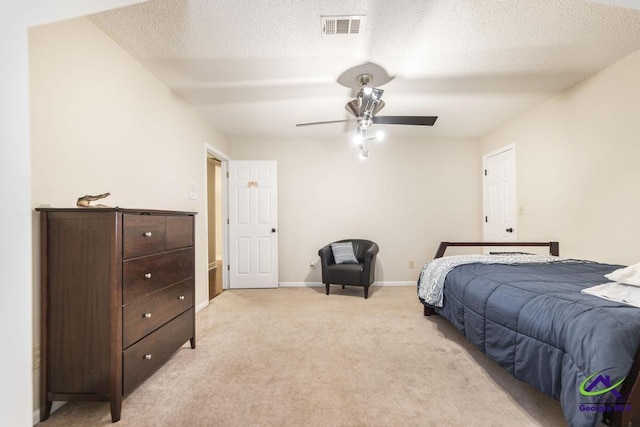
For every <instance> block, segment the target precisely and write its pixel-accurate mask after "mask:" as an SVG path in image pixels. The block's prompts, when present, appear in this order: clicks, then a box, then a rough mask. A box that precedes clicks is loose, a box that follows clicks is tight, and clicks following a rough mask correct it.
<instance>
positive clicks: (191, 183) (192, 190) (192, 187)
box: [189, 181, 198, 200]
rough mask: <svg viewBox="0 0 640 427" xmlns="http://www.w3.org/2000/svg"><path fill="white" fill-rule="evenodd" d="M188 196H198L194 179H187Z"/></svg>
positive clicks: (195, 197)
mask: <svg viewBox="0 0 640 427" xmlns="http://www.w3.org/2000/svg"><path fill="white" fill-rule="evenodd" d="M189 198H190V199H193V200H195V199H197V198H198V183H197V182H195V181H189Z"/></svg>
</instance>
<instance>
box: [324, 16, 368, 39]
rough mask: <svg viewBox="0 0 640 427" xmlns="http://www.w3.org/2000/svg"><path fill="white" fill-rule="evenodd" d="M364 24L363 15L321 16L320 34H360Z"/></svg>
mask: <svg viewBox="0 0 640 427" xmlns="http://www.w3.org/2000/svg"><path fill="white" fill-rule="evenodd" d="M363 24H364V15H351V16H323V17H322V35H323V36H331V35H335V34H360V33H361V32H362V28H363Z"/></svg>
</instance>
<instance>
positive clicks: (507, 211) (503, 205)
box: [483, 145, 517, 242]
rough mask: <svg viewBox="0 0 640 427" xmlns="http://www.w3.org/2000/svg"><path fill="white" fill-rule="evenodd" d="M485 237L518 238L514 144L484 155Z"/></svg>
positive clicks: (495, 240)
mask: <svg viewBox="0 0 640 427" xmlns="http://www.w3.org/2000/svg"><path fill="white" fill-rule="evenodd" d="M483 165H484V185H483V193H484V240H485V241H486V242H515V241H516V240H517V238H516V235H517V229H516V149H515V146H513V145H511V146H508V147H505V148H503V149H501V150H498V151H495V152H493V153H490V154H487V155H486V156H484V157H483Z"/></svg>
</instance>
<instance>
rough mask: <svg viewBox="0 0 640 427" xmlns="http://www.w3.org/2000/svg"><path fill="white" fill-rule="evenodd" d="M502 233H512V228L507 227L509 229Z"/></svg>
mask: <svg viewBox="0 0 640 427" xmlns="http://www.w3.org/2000/svg"><path fill="white" fill-rule="evenodd" d="M504 231H506V232H507V233H513V228H511V227H509V228H507V229H506V230H504Z"/></svg>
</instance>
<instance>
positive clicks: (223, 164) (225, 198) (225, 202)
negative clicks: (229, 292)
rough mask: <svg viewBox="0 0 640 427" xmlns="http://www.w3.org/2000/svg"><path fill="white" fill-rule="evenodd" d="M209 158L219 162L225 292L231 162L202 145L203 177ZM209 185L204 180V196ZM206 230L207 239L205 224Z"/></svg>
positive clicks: (227, 287)
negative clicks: (229, 171) (228, 175)
mask: <svg viewBox="0 0 640 427" xmlns="http://www.w3.org/2000/svg"><path fill="white" fill-rule="evenodd" d="M209 157H215V158H216V159H218V160H219V161H220V168H221V173H220V175H221V179H222V182H221V184H220V189H221V191H222V194H221V197H220V200H221V204H222V266H221V267H222V289H223V290H226V289H229V270H227V265H229V224H228V220H227V219H228V218H229V188H228V182H229V180H228V179H227V172H228V170H229V160H231V158H230V157H229V156H227V155H226V154H225V153H223V152H222V151H220V150H218V149H217V148H215V147H214V146H212V145H211V144H208V143H206V142H205V143H204V170H205V176H207V175H206V172H207V159H208V158H209ZM208 185H209V183H208V182H207V180H206V179H205V190H204V191H205V194H207V190H208V189H207V188H206V187H207V186H208ZM206 209H207V212H206V215H207V217H208V215H209V206H207V208H206ZM205 228H206V233H207V239H208V238H209V225H208V224H206V226H205ZM208 259H209V248H208V247H207V260H208Z"/></svg>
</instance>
